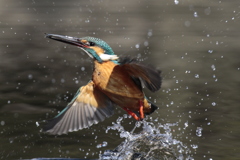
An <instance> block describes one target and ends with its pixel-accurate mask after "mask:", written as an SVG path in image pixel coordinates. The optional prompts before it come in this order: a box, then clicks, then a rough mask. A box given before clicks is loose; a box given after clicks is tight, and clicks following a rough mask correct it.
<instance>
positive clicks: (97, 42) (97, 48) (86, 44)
mask: <svg viewBox="0 0 240 160" xmlns="http://www.w3.org/2000/svg"><path fill="white" fill-rule="evenodd" d="M46 37H47V38H50V39H53V40H56V41H60V42H64V43H68V44H71V45H74V46H78V47H80V48H81V49H82V50H83V51H84V52H86V53H87V54H88V55H89V56H90V57H92V58H94V59H96V60H97V61H98V62H99V63H102V62H104V61H116V60H117V59H118V56H117V55H115V54H114V52H113V50H112V48H111V47H110V46H109V45H108V44H107V43H106V42H104V41H103V40H101V39H98V38H94V37H83V38H76V37H69V36H62V35H56V34H46Z"/></svg>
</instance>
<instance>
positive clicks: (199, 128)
mask: <svg viewBox="0 0 240 160" xmlns="http://www.w3.org/2000/svg"><path fill="white" fill-rule="evenodd" d="M202 130H203V129H202V127H197V129H196V135H197V136H198V137H201V136H202Z"/></svg>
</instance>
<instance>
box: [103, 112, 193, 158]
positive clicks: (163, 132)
mask: <svg viewBox="0 0 240 160" xmlns="http://www.w3.org/2000/svg"><path fill="white" fill-rule="evenodd" d="M125 117H126V116H125ZM123 119H124V118H123V117H120V118H118V120H117V122H116V123H113V125H112V126H109V127H108V128H107V130H106V133H108V132H110V130H117V131H118V132H119V135H120V138H123V139H124V141H123V142H122V143H121V144H119V145H118V146H117V147H116V148H115V149H114V150H106V151H104V153H103V154H100V157H99V159H101V160H104V159H112V160H118V159H120V160H124V159H143V160H144V159H146V160H147V159H152V160H153V159H156V160H159V159H169V160H170V159H179V160H183V159H192V155H191V148H188V147H187V146H185V145H184V144H183V142H181V141H179V140H177V139H175V138H173V135H172V129H171V127H173V126H178V124H177V123H166V124H161V123H159V122H148V121H149V120H148V118H146V119H145V120H143V121H138V122H136V123H135V126H134V128H133V129H132V130H131V131H127V130H125V129H124V127H123V126H122V125H121V122H122V120H123ZM136 128H141V131H140V132H137V133H135V132H134V131H135V129H136ZM192 146H194V147H192V148H194V149H196V148H197V147H196V145H192Z"/></svg>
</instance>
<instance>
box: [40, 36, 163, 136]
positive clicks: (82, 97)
mask: <svg viewBox="0 0 240 160" xmlns="http://www.w3.org/2000/svg"><path fill="white" fill-rule="evenodd" d="M45 37H46V38H49V39H52V40H56V41H60V42H63V43H67V44H70V45H74V46H77V47H79V48H80V49H81V50H83V51H84V52H85V53H87V54H88V55H89V56H90V57H91V58H92V59H93V65H94V67H93V74H92V78H91V80H90V81H89V82H88V83H87V84H86V85H85V86H82V87H80V88H79V89H78V90H77V92H76V94H75V96H74V97H73V99H72V100H71V101H70V102H69V103H68V105H67V106H66V108H64V109H63V110H62V111H61V112H60V113H59V114H58V115H57V116H55V117H54V118H53V119H51V120H48V123H47V124H46V125H45V127H44V128H43V131H44V132H46V133H48V134H52V135H61V134H67V133H68V132H73V131H78V130H81V129H84V128H89V127H90V126H92V125H93V124H97V123H99V122H101V121H103V120H104V119H105V118H108V117H110V116H112V115H113V113H114V108H115V107H116V106H119V107H121V108H122V109H123V110H125V111H126V112H127V113H128V114H129V115H131V116H132V117H133V118H134V119H135V120H137V121H141V120H143V119H144V118H145V116H146V115H150V114H151V113H153V112H154V111H155V110H156V109H157V108H158V107H157V106H156V105H155V104H153V103H152V102H151V101H150V100H148V99H147V97H146V96H145V94H144V92H143V88H147V89H149V90H150V91H152V92H156V91H158V90H159V89H160V88H161V84H162V77H161V71H160V70H158V69H156V68H154V67H153V66H151V65H146V64H143V63H140V62H139V61H138V60H137V59H136V58H131V57H129V56H122V57H121V56H117V55H116V54H115V53H114V51H113V50H112V48H111V47H110V46H109V45H108V44H107V43H106V42H105V41H103V40H101V39H99V38H95V37H83V38H77V37H71V36H64V35H58V34H46V33H45Z"/></svg>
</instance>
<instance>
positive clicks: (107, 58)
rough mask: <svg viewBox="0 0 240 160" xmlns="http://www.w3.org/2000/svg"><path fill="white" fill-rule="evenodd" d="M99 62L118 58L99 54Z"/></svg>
mask: <svg viewBox="0 0 240 160" xmlns="http://www.w3.org/2000/svg"><path fill="white" fill-rule="evenodd" d="M99 57H100V58H101V60H103V61H110V60H117V59H118V56H117V55H109V54H104V53H103V54H100V56H99Z"/></svg>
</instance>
